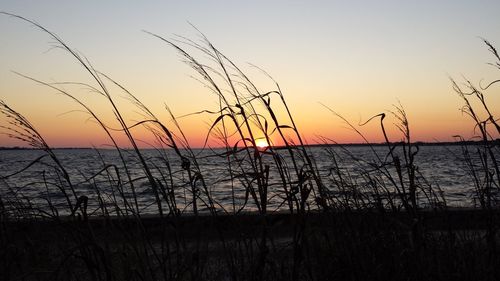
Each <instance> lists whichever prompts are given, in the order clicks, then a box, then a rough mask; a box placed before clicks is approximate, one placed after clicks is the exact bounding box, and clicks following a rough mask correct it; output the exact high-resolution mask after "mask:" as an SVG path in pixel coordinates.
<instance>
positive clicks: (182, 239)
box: [0, 13, 500, 280]
mask: <svg viewBox="0 0 500 281" xmlns="http://www.w3.org/2000/svg"><path fill="white" fill-rule="evenodd" d="M3 15H4V16H12V17H14V18H17V19H21V20H23V21H26V22H29V23H31V24H33V25H34V26H35V27H36V28H39V29H41V30H42V31H43V32H45V33H47V34H48V36H50V37H51V39H53V40H54V41H56V42H57V44H58V45H57V46H58V47H59V48H61V49H63V50H65V51H66V52H67V53H68V54H69V55H70V56H72V57H73V58H74V59H75V60H76V61H77V62H78V63H79V64H81V66H82V69H83V71H85V72H86V73H88V75H89V77H90V78H91V79H92V80H93V83H92V84H88V83H79V82H60V83H47V82H43V81H40V80H37V79H35V78H31V77H28V76H24V75H22V76H24V77H26V78H27V79H29V80H31V81H33V82H34V83H38V84H40V85H43V86H45V87H49V88H51V89H53V90H54V91H55V92H57V93H59V94H61V95H63V96H64V97H66V98H69V99H71V100H73V101H74V102H75V103H76V104H78V105H79V106H80V107H81V109H82V110H83V111H84V112H86V114H88V115H89V117H90V118H91V119H93V120H94V121H95V122H96V123H97V124H98V127H99V129H100V130H103V131H104V132H105V133H106V135H107V136H108V137H109V141H110V143H111V145H112V147H113V148H114V149H115V150H116V152H117V154H118V155H119V159H120V162H119V163H107V162H106V161H105V159H104V158H101V160H102V163H100V166H101V169H100V171H99V172H97V173H95V174H92V175H84V176H85V180H83V181H81V180H80V179H78V180H76V179H75V178H74V177H73V175H72V174H71V173H69V172H68V167H67V166H65V165H64V164H63V161H61V160H60V159H59V156H58V154H57V153H55V152H54V150H53V149H52V148H51V147H50V145H49V144H48V143H47V142H46V141H45V140H44V138H43V135H42V134H41V132H39V131H37V130H36V128H35V127H34V126H33V125H32V124H31V123H30V122H29V120H28V119H27V118H26V117H25V116H24V115H22V114H21V113H19V112H17V111H16V110H15V109H13V108H12V107H11V106H9V105H7V104H6V103H4V102H0V112H1V113H2V114H3V117H4V120H5V123H2V124H5V125H2V128H3V130H4V132H5V133H7V134H9V135H10V136H12V137H14V138H17V139H20V140H23V141H25V142H26V143H27V144H29V145H31V146H32V147H34V148H37V149H40V150H43V151H44V152H45V154H44V155H42V156H40V157H38V158H36V159H32V161H31V163H30V164H29V165H27V166H26V167H25V168H23V169H21V170H19V171H17V172H15V173H11V174H7V175H6V174H0V191H1V193H0V249H1V250H0V280H450V279H456V280H472V279H474V280H497V279H498V276H500V275H499V273H500V272H499V271H500V257H499V255H498V252H499V250H500V248H499V246H498V242H499V241H498V226H499V218H498V216H499V214H498V199H499V198H498V194H499V193H498V189H499V185H500V173H499V165H498V164H499V162H498V160H497V157H498V155H499V144H498V141H496V138H498V134H499V133H500V127H499V125H498V124H497V119H495V117H494V116H493V114H492V113H491V111H490V109H489V107H488V106H487V103H486V101H485V96H484V94H483V92H484V91H486V90H488V89H489V88H491V87H494V86H496V84H497V82H498V81H493V82H492V83H490V84H488V85H486V86H485V87H476V86H474V85H473V84H472V83H471V82H469V81H465V84H463V85H461V84H460V85H459V84H458V83H455V82H454V81H453V82H452V84H453V87H454V90H455V91H456V92H457V93H458V95H459V97H460V98H462V99H463V101H464V108H463V112H464V113H465V114H467V115H468V116H469V117H471V118H472V120H473V121H474V126H475V127H476V129H477V132H478V139H479V142H474V143H473V144H471V143H468V142H466V141H467V140H463V139H461V138H460V137H457V138H458V140H461V141H463V143H462V144H463V145H462V155H459V156H457V157H460V159H462V161H463V163H464V172H465V173H467V174H468V175H470V177H471V178H472V179H473V182H474V188H475V195H474V197H475V200H476V201H477V202H478V207H477V208H476V209H473V210H451V209H450V208H448V207H447V205H446V200H445V199H444V196H443V194H442V191H441V190H440V189H439V186H436V185H434V184H433V183H432V182H429V181H428V180H427V179H426V178H425V177H424V176H423V175H421V174H420V173H419V170H418V163H419V162H418V161H419V159H418V156H419V154H418V153H419V145H418V144H415V143H413V142H412V139H411V134H410V132H411V131H410V126H409V122H408V119H407V116H406V112H405V111H404V109H403V107H402V106H401V105H397V106H395V107H394V110H393V111H392V112H389V114H387V115H386V114H385V113H381V114H379V115H376V116H374V117H372V118H371V119H369V120H368V121H367V122H379V124H380V128H381V134H382V135H383V136H384V138H385V141H386V142H385V144H384V147H385V151H384V152H383V153H380V150H376V149H373V150H372V152H373V157H371V158H370V159H357V158H356V156H354V155H353V154H350V153H349V150H348V149H345V150H344V153H343V154H342V155H339V153H338V151H337V150H334V149H331V148H330V147H328V146H326V147H324V153H325V155H328V157H329V159H330V160H331V161H330V165H329V167H328V170H329V173H328V174H327V175H325V174H322V173H320V169H319V168H318V165H317V163H316V161H315V159H314V157H313V156H312V154H311V153H310V152H309V150H308V149H307V146H306V144H305V142H304V141H303V139H302V136H301V134H300V132H299V129H298V128H297V126H296V124H295V120H294V119H293V115H292V113H291V110H290V109H289V107H288V105H287V103H286V100H285V97H284V94H283V93H282V91H281V89H280V87H279V85H278V84H277V83H276V89H274V90H271V91H265V92H262V91H261V90H260V89H259V88H258V87H257V86H256V85H254V84H253V83H252V81H251V80H250V79H249V78H248V76H247V75H246V74H245V73H244V72H243V71H242V70H241V69H240V68H239V67H238V66H237V65H236V64H234V63H233V62H232V61H231V60H229V59H228V58H227V57H225V56H224V55H223V54H222V53H220V52H219V51H218V49H217V48H215V47H214V46H213V45H212V44H211V43H210V42H209V41H208V40H207V39H206V38H205V37H204V36H203V34H200V36H201V41H192V40H190V39H187V38H183V37H177V38H174V39H172V40H168V39H165V38H163V37H161V36H159V35H156V34H152V33H150V34H151V35H152V36H154V37H156V38H158V39H160V40H161V41H162V42H164V43H166V44H167V45H169V46H170V47H172V48H173V49H175V50H176V51H178V52H179V54H180V55H181V56H182V58H183V59H184V60H185V61H186V63H187V64H188V65H190V66H191V67H192V68H193V70H194V71H195V72H196V74H197V75H198V79H199V80H200V82H201V83H203V84H204V85H205V86H206V87H207V88H208V89H209V90H210V92H211V93H210V94H213V95H214V97H215V99H216V100H217V101H218V104H219V108H216V109H212V108H210V109H204V110H202V111H200V112H199V113H195V114H199V115H207V116H208V117H207V118H210V119H211V120H213V121H212V124H211V126H210V128H209V131H208V133H207V141H208V140H209V139H210V140H211V141H214V140H216V141H218V142H219V145H220V146H221V147H223V148H224V152H223V153H220V152H216V151H213V154H214V155H212V156H214V157H219V158H222V159H225V161H226V162H225V163H226V166H225V170H226V173H224V174H223V175H221V177H220V178H219V179H218V181H219V182H224V183H226V185H227V188H228V189H229V190H231V191H232V192H233V193H232V194H233V196H232V202H233V203H232V207H231V208H227V207H224V206H222V205H221V204H220V202H219V201H218V199H217V198H218V197H217V196H216V194H214V191H213V190H212V188H211V184H210V182H208V178H207V173H210V171H205V170H202V169H201V168H200V167H201V166H200V165H199V161H200V159H199V156H198V154H197V153H196V152H195V151H194V150H193V149H191V148H190V146H189V142H188V140H187V138H186V137H185V136H184V134H183V132H182V128H181V126H180V125H179V123H178V120H177V118H176V117H175V116H174V114H172V113H171V111H170V109H168V108H167V111H168V112H169V113H170V116H171V120H170V123H165V122H162V121H161V120H160V119H159V118H157V117H156V116H155V115H154V113H153V112H151V111H150V110H149V109H148V108H147V107H146V106H144V105H143V104H142V103H141V101H140V100H139V99H138V98H136V97H135V96H134V95H133V94H132V93H130V92H129V91H127V90H126V88H125V87H124V86H122V85H121V84H120V83H118V82H117V81H115V80H112V78H110V77H109V76H107V75H105V74H103V73H101V72H99V71H97V70H96V69H94V68H93V66H92V65H91V64H90V62H89V60H87V59H86V58H85V57H84V56H82V55H81V54H79V53H78V52H76V51H74V49H72V48H70V47H69V46H67V45H66V44H65V42H64V41H63V40H62V39H60V38H59V37H58V36H57V35H55V34H54V33H52V32H51V31H49V30H46V29H45V28H44V27H42V26H40V25H38V24H37V23H34V22H32V21H30V20H27V19H25V18H22V17H19V16H16V15H10V14H5V13H3ZM485 43H486V45H487V46H488V48H489V49H490V51H491V52H492V53H493V55H494V56H495V59H496V62H495V63H494V64H493V66H494V67H496V68H500V57H499V56H498V53H497V51H496V50H495V48H494V47H493V46H492V45H491V44H490V43H489V42H487V41H485ZM196 54H198V55H196ZM198 57H200V59H205V60H206V62H205V61H204V62H202V61H200V59H198ZM264 73H265V72H264ZM265 75H267V74H265ZM269 78H270V77H269ZM270 79H272V78H270ZM72 86H73V87H83V88H86V89H89V90H90V91H89V92H90V93H91V94H95V95H98V96H100V97H101V98H102V100H103V102H106V103H108V104H109V108H110V110H111V112H112V113H113V115H114V116H115V117H116V124H113V125H109V124H106V123H105V122H104V121H103V119H102V117H101V116H99V115H98V114H96V113H95V112H94V111H93V110H92V108H90V107H89V106H88V105H87V104H86V103H85V98H79V97H77V96H75V95H73V94H72V93H71V92H70V90H68V89H69V88H71V87H72ZM123 95H126V97H127V99H128V100H129V101H130V103H132V104H133V105H135V106H136V109H137V110H138V111H140V112H141V113H142V115H143V116H144V119H143V120H141V121H135V122H130V121H128V120H127V119H126V118H125V113H124V112H122V111H121V110H120V107H119V106H118V104H117V102H116V99H117V97H120V96H123ZM332 113H333V114H334V115H335V116H337V117H339V118H341V119H342V120H344V121H345V122H346V124H347V125H348V126H350V127H351V128H352V129H353V130H354V131H356V132H357V133H358V134H359V135H360V137H362V138H363V139H364V140H366V139H365V138H364V136H363V134H362V132H361V131H359V130H360V129H359V127H355V126H354V125H352V124H351V123H349V122H348V120H346V119H344V118H343V117H342V116H340V115H338V114H337V113H335V112H334V111H332ZM387 117H391V118H393V119H394V120H396V126H397V128H398V129H399V130H400V132H401V136H402V137H401V140H390V139H389V137H388V135H387V133H386V127H385V122H386V118H387ZM166 124H173V125H172V126H170V125H168V126H167V125H166ZM115 125H117V126H119V128H120V129H119V130H117V129H111V128H116V127H115ZM139 128H146V129H147V130H148V132H149V133H150V134H151V135H153V136H154V137H155V139H156V140H157V142H156V144H155V145H154V148H155V149H157V152H158V157H157V159H160V162H161V165H160V164H158V162H157V161H156V162H154V161H152V159H149V158H147V157H146V156H145V155H144V153H143V151H141V149H139V145H138V141H137V139H136V138H135V137H134V134H135V133H136V131H135V130H138V129H139ZM117 134H122V135H124V136H125V137H126V138H127V140H128V141H129V144H130V147H132V150H127V151H125V150H123V149H122V148H120V147H119V146H118V144H117ZM271 137H273V139H278V140H279V142H280V143H283V144H284V147H281V148H280V149H279V150H278V149H275V148H274V147H272V146H270V147H267V148H259V147H258V146H257V145H256V139H258V138H265V139H266V140H267V141H268V142H270V139H271ZM325 141H328V140H325ZM394 141H396V142H394ZM366 142H367V143H369V142H368V140H366ZM207 143H208V142H207ZM165 149H170V150H171V151H174V152H175V155H176V157H175V159H172V158H171V157H167V154H166V153H165ZM206 149H207V150H209V151H210V148H208V147H207V148H206ZM96 153H97V154H99V151H98V150H96ZM130 153H132V154H134V159H136V163H130V162H128V161H127V160H126V159H129V158H127V157H128V154H130ZM342 157H352V158H354V160H355V163H356V164H357V167H356V168H357V169H356V170H348V169H345V168H344V167H343V166H342ZM137 163H138V165H140V167H141V168H142V169H141V170H142V174H140V175H137V174H134V173H132V172H130V167H131V166H132V165H136V164H137ZM34 167H43V169H42V172H41V173H40V180H39V181H37V182H33V183H29V184H27V185H23V186H19V185H17V184H16V182H15V181H14V182H13V179H15V178H16V177H18V176H22V174H23V173H24V172H26V171H29V170H30V169H32V168H34ZM270 175H271V176H270ZM272 175H277V176H272ZM139 180H145V181H146V182H147V185H148V187H149V189H148V192H149V194H148V196H150V197H151V198H153V200H152V202H149V203H144V202H143V200H142V199H143V198H142V197H141V196H142V195H143V194H144V193H141V192H138V190H139V189H140V186H139V185H138V184H137V183H138V181H139ZM82 184H85V185H86V186H87V188H85V189H82V188H80V186H81V185H82ZM27 186H29V187H33V186H36V187H37V188H39V189H40V190H41V191H40V193H39V197H38V198H29V197H28V196H26V195H25V194H24V193H23V190H24V188H26V187H27ZM237 190H240V191H241V192H242V193H243V194H244V196H243V197H241V198H239V197H237V195H236V194H237V192H236V191H237ZM180 195H182V196H181V197H182V198H183V199H184V200H179V198H180V197H179V196H180ZM271 201H272V202H276V201H277V202H280V206H282V208H280V210H281V212H276V210H275V209H269V206H270V204H269V202H271ZM144 204H149V205H150V206H153V207H154V208H155V210H156V211H155V215H154V216H153V217H152V216H146V215H145V214H144V213H143V212H142V210H144V209H143V205H144ZM249 209H252V210H255V211H254V212H252V213H250V214H249V213H248V212H247V210H249Z"/></svg>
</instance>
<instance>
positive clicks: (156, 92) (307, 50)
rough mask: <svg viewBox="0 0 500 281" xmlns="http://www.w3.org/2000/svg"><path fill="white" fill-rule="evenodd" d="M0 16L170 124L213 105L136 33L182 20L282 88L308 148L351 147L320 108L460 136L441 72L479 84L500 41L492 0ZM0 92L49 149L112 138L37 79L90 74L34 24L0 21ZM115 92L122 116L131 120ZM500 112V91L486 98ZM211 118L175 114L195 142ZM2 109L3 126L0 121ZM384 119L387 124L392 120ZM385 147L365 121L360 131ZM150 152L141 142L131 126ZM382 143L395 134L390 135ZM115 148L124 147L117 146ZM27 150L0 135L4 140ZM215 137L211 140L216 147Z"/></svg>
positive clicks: (32, 10) (202, 5) (1, 4)
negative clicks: (392, 114) (84, 62)
mask: <svg viewBox="0 0 500 281" xmlns="http://www.w3.org/2000/svg"><path fill="white" fill-rule="evenodd" d="M0 11H3V12H8V13H14V14H17V15H21V16H23V17H26V18H29V19H31V20H34V21H36V22H38V23H39V24H41V25H43V26H44V27H46V28H47V29H49V30H51V31H53V32H55V33H56V34H57V35H59V37H61V38H62V39H63V40H64V41H65V42H66V43H67V44H68V45H69V46H71V47H72V48H74V49H76V50H78V51H79V52H80V53H82V54H84V55H85V56H86V57H87V58H88V59H89V60H90V61H91V63H92V64H93V66H94V67H95V68H96V69H98V70H99V71H101V72H103V73H106V74H107V75H109V76H110V77H112V78H113V79H115V80H116V81H118V82H120V83H122V84H123V86H125V87H126V88H127V89H128V90H130V91H131V92H132V93H134V94H135V95H136V96H137V97H138V98H139V99H141V100H142V101H143V102H144V104H145V105H146V106H147V107H148V108H150V109H151V111H153V112H154V113H155V114H157V115H158V117H160V119H162V120H164V122H165V124H171V123H169V115H168V113H167V112H166V111H165V104H167V105H168V106H169V107H170V108H171V109H172V111H173V113H174V114H175V115H177V116H181V115H185V114H188V113H192V112H196V111H200V110H203V109H208V110H216V109H217V107H218V99H217V98H216V97H215V96H214V95H213V94H211V93H210V92H209V91H208V90H207V89H205V88H204V87H202V86H201V85H200V83H198V82H196V81H195V80H194V79H193V78H192V77H190V76H191V75H195V72H194V71H193V70H192V69H190V68H189V67H188V66H186V65H185V64H184V63H183V62H182V60H181V58H180V56H179V55H178V53H176V51H175V50H173V49H172V48H171V47H169V46H168V45H167V44H165V43H163V42H162V41H160V40H158V39H157V38H154V37H153V36H151V35H148V34H147V33H145V32H143V30H146V31H149V32H152V33H156V34H158V35H161V36H164V37H166V38H172V36H173V35H174V34H179V35H182V36H186V37H188V38H192V39H195V40H197V39H198V38H199V37H198V35H197V32H196V30H195V29H194V28H193V27H191V25H190V24H189V23H192V24H193V25H194V26H196V27H197V28H198V29H199V30H201V31H202V32H203V33H204V34H205V35H206V36H207V37H208V38H209V39H210V40H211V42H212V43H213V44H214V45H215V46H216V47H217V48H219V50H221V51H222V52H223V53H224V54H225V55H226V56H227V57H229V58H231V59H232V60H233V61H234V62H235V63H236V64H238V65H239V66H240V67H241V68H242V69H243V70H244V71H245V72H246V73H247V74H248V76H249V77H251V79H252V80H253V81H254V82H255V83H256V84H257V85H258V86H259V87H260V88H261V89H262V90H263V91H270V90H274V89H275V87H274V85H273V83H272V82H271V81H269V79H268V78H267V77H265V75H263V74H262V73H261V72H260V71H258V70H256V69H255V68H253V67H251V66H250V65H249V64H248V63H251V64H254V65H257V66H259V67H261V68H263V69H265V70H266V71H267V72H268V73H269V74H271V75H272V76H273V78H274V79H275V80H276V81H277V82H278V83H279V84H280V86H281V89H282V91H283V93H284V95H285V98H286V99H287V100H288V105H289V106H290V109H291V111H292V113H293V115H294V117H295V119H296V121H297V123H298V124H297V125H298V127H299V129H300V131H301V133H302V134H303V136H304V137H305V138H306V139H307V141H308V142H309V143H315V142H318V141H320V137H321V136H323V137H327V138H329V139H332V140H334V141H337V142H342V143H346V142H360V141H361V139H360V138H359V137H357V136H356V135H354V134H353V133H352V132H351V131H350V130H348V129H346V128H345V125H344V124H343V123H342V121H341V120H339V118H337V117H335V116H334V115H333V114H332V113H331V112H330V111H329V110H328V109H326V108H325V107H324V106H323V105H322V104H324V105H326V106H328V107H330V108H331V109H333V110H335V111H336V112H338V113H340V114H342V115H343V116H344V117H345V118H347V119H348V120H350V121H352V122H353V123H354V124H357V123H359V122H362V121H365V120H367V119H368V118H370V117H371V116H373V115H376V114H378V113H381V112H388V110H393V104H398V103H399V102H401V104H402V105H403V106H404V108H405V110H406V112H407V114H408V118H409V122H410V128H411V130H412V134H413V140H415V141H450V140H453V137H452V136H454V135H463V136H464V137H465V138H470V137H471V136H472V135H473V133H474V132H473V129H474V128H473V126H471V123H470V122H469V119H468V118H467V116H465V115H463V114H462V113H461V112H460V111H459V109H460V108H461V106H462V101H461V100H460V98H459V97H458V96H457V95H456V94H455V93H454V91H453V89H452V85H451V82H450V80H449V77H452V78H454V79H456V80H457V81H458V82H462V81H463V79H464V77H466V78H468V79H469V80H470V81H472V82H473V83H476V84H478V83H479V82H480V81H481V80H482V79H484V81H483V82H482V83H486V82H488V81H491V80H494V79H498V78H500V71H498V70H497V69H495V68H493V67H492V66H490V65H488V64H487V63H489V62H494V60H493V59H494V57H493V56H492V55H491V53H490V52H489V51H488V49H487V47H486V46H485V45H484V44H483V43H482V41H481V39H480V37H482V38H486V39H488V40H489V41H490V42H491V43H492V44H493V45H495V46H497V47H498V48H499V49H500V32H499V30H500V29H499V28H500V17H499V16H498V11H500V1H498V0H496V1H396V0H394V1H229V0H228V1H78V2H77V1H52V0H49V1H36V0H34V1H22V0H21V1H6V0H2V1H0ZM0 34H1V36H0V100H3V101H5V102H6V103H7V104H9V105H10V106H11V107H13V108H15V109H16V110H17V111H19V112H20V113H22V114H24V115H25V116H26V117H27V118H28V119H29V120H30V121H31V123H32V124H33V125H34V126H35V127H36V128H37V129H38V130H39V131H40V133H41V134H42V135H43V136H44V137H45V138H46V140H47V142H48V143H49V144H50V145H51V146H54V147H88V146H92V145H95V146H103V145H106V144H109V140H107V139H106V137H105V136H104V134H103V133H102V130H99V128H98V127H97V125H96V124H95V123H94V122H92V121H90V120H88V116H87V115H85V114H84V113H82V112H80V111H79V110H80V109H81V108H79V107H78V105H76V104H75V103H74V102H72V101H70V100H69V99H68V98H66V97H63V96H61V95H58V94H57V93H56V92H55V91H54V90H51V89H48V88H47V87H43V86H40V85H37V84H36V83H34V82H32V81H29V80H27V79H25V78H22V77H20V76H18V75H17V74H15V73H13V71H15V72H19V73H22V74H24V75H28V76H31V77H33V78H36V79H39V80H42V81H45V82H68V81H71V82H90V81H91V80H90V79H89V76H88V75H87V74H86V73H85V72H84V71H83V69H82V68H81V67H80V66H79V65H78V63H77V62H76V61H75V60H74V59H73V58H71V57H70V56H69V55H68V54H67V53H65V52H63V51H61V50H59V49H53V48H52V46H53V44H52V40H51V38H50V37H49V36H48V35H47V34H45V33H43V32H41V31H40V30H39V29H37V28H35V27H34V26H32V25H30V24H28V23H26V22H23V21H20V20H19V19H15V18H12V17H9V16H6V15H0ZM64 87H65V89H68V90H71V91H74V93H75V95H77V96H78V97H80V98H81V99H82V100H83V101H84V102H86V103H88V104H89V105H91V106H93V108H95V110H96V112H97V113H99V114H100V116H102V118H103V119H104V120H109V122H110V124H113V122H114V120H113V119H114V117H113V115H112V114H111V111H110V110H109V106H108V105H107V104H105V103H104V102H103V100H102V99H100V98H99V97H96V95H95V94H93V93H89V92H87V91H85V90H83V89H81V88H80V89H79V88H77V87H70V86H67V87H66V86H64ZM121 96H122V94H121V93H116V98H117V100H118V101H119V103H120V106H121V108H122V110H123V112H124V113H126V114H125V115H126V118H127V120H129V121H130V123H131V124H132V123H133V121H137V120H140V116H139V115H138V114H137V113H136V112H135V110H134V109H133V108H132V107H131V106H130V105H129V104H127V103H128V102H127V101H126V100H125V99H123V98H121ZM486 98H487V102H488V104H490V105H491V107H492V110H493V111H494V113H495V114H496V116H497V117H498V116H499V115H500V107H499V106H498V105H500V89H499V88H498V87H497V88H492V89H491V90H489V91H488V92H487V96H486ZM213 119H214V117H213V116H212V117H211V116H190V117H186V118H181V119H180V120H179V122H180V125H181V126H182V127H183V128H184V130H185V131H186V133H187V135H188V138H189V141H190V142H191V144H192V145H194V146H200V145H201V144H202V143H203V140H204V138H205V134H206V132H207V130H208V128H209V127H210V124H211V121H213ZM5 121H6V120H5V118H4V117H3V116H2V117H0V124H4V125H5ZM393 121H394V120H391V121H388V123H387V125H388V126H391V123H392V122H393ZM361 130H362V131H363V132H365V133H366V135H367V137H368V139H369V140H370V141H374V142H379V141H382V136H381V133H380V131H379V129H378V127H377V126H376V124H375V123H374V124H373V125H372V124H369V125H368V126H366V127H363V128H361ZM136 134H137V135H136V137H137V138H138V139H141V140H143V141H144V143H143V144H144V146H147V143H149V142H150V141H151V140H150V139H149V137H148V136H147V135H141V134H142V133H141V131H137V132H136ZM390 137H391V139H392V140H394V141H397V140H399V139H400V138H401V136H400V135H399V134H398V132H397V131H396V130H390ZM123 144H124V145H125V146H126V145H127V144H126V143H123ZM14 145H21V146H23V145H24V144H22V143H20V142H18V141H16V140H13V139H9V138H8V137H6V136H4V135H0V146H14ZM214 145H215V143H214Z"/></svg>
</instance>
